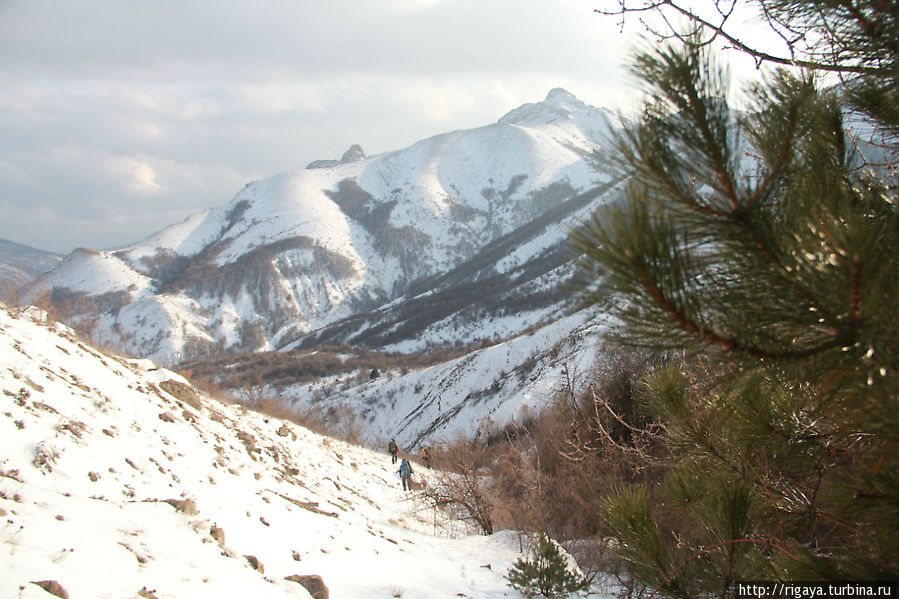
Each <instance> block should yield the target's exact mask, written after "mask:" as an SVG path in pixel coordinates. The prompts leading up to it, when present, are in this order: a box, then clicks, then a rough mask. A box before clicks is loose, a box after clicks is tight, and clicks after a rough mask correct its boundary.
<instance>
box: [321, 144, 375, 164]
mask: <svg viewBox="0 0 899 599" xmlns="http://www.w3.org/2000/svg"><path fill="white" fill-rule="evenodd" d="M364 158H365V151H364V150H363V149H362V146H360V145H359V144H353V145H351V146H350V148H349V149H348V150H347V151H346V152H344V153H343V156H341V158H340V160H313V161H312V162H310V163H309V164H307V165H306V168H307V169H313V168H331V167H333V166H339V165H341V164H349V163H350V162H356V161H358V160H362V159H364Z"/></svg>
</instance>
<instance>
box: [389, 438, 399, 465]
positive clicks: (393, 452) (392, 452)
mask: <svg viewBox="0 0 899 599" xmlns="http://www.w3.org/2000/svg"><path fill="white" fill-rule="evenodd" d="M397 451H399V448H398V447H397V446H396V441H395V440H393V439H391V440H390V443H388V444H387V453H389V454H390V457H391V458H392V459H391V462H390V463H391V464H396V452H397Z"/></svg>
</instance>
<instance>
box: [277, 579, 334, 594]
mask: <svg viewBox="0 0 899 599" xmlns="http://www.w3.org/2000/svg"><path fill="white" fill-rule="evenodd" d="M285 580H289V581H291V582H295V583H297V584H300V585H302V586H303V588H305V589H306V590H307V591H309V594H310V595H312V599H329V597H328V587H327V586H325V581H324V580H322V577H321V576H319V575H318V574H291V575H290V576H288V577H286V578H285Z"/></svg>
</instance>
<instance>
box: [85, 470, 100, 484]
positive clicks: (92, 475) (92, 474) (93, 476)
mask: <svg viewBox="0 0 899 599" xmlns="http://www.w3.org/2000/svg"><path fill="white" fill-rule="evenodd" d="M87 477H88V478H89V479H91V482H97V481H98V480H100V475H99V474H97V473H96V472H88V473H87Z"/></svg>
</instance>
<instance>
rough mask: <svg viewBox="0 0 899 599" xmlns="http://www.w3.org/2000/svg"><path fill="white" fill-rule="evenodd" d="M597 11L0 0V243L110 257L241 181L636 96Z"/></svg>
mask: <svg viewBox="0 0 899 599" xmlns="http://www.w3.org/2000/svg"><path fill="white" fill-rule="evenodd" d="M600 2H606V3H608V0H314V1H313V0H252V1H250V0H245V1H239V0H234V1H222V0H0V238H5V239H10V240H12V241H15V242H18V243H23V244H26V245H31V246H35V247H38V248H41V249H46V250H51V251H56V252H61V253H67V252H69V251H71V250H72V249H74V248H75V247H80V246H84V247H91V248H97V249H103V248H111V247H120V246H123V245H126V244H129V243H132V242H135V241H139V240H141V239H143V238H144V237H146V236H147V235H149V234H151V233H153V232H155V231H157V230H159V229H161V228H162V227H164V226H167V225H169V224H172V223H175V222H178V221H180V220H182V219H184V218H185V217H187V216H188V215H190V214H192V213H194V212H197V211H200V210H204V209H206V208H209V207H214V206H219V205H223V204H226V203H227V202H229V201H230V200H231V198H232V197H233V196H234V194H235V193H237V191H238V190H240V188H241V187H243V185H244V184H245V183H247V182H249V181H252V180H257V179H261V178H265V177H269V176H272V175H274V174H276V173H278V172H282V171H286V170H293V169H297V168H302V167H304V166H305V165H306V164H307V163H309V162H310V161H312V160H315V159H326V158H339V157H340V156H341V154H342V153H343V152H344V151H345V150H346V149H347V148H348V147H349V146H350V145H351V144H354V143H358V144H360V145H361V146H362V147H363V149H364V150H365V152H366V153H367V154H369V155H372V154H378V153H382V152H387V151H391V150H397V149H400V148H403V147H406V146H408V145H409V144H411V143H414V142H415V141H418V140H419V139H423V138H426V137H429V136H431V135H435V134H438V133H443V132H446V131H450V130H454V129H463V128H472V127H478V126H481V125H486V124H488V123H492V122H495V121H496V120H497V119H498V118H500V117H501V116H502V115H503V114H505V113H506V112H508V111H509V110H511V109H513V108H515V107H517V106H519V105H521V104H523V103H525V102H536V101H539V100H542V99H543V98H544V97H545V96H546V93H547V92H548V91H549V90H550V89H551V88H553V87H563V88H565V89H567V90H568V91H570V92H572V93H574V94H575V95H576V96H578V97H579V98H580V99H581V100H583V101H585V102H587V103H588V104H593V105H595V106H606V107H610V108H617V107H620V106H622V105H623V104H624V99H626V98H628V97H629V96H631V94H629V93H628V92H627V90H626V89H624V87H623V85H622V84H623V78H624V76H623V74H622V73H623V71H622V63H623V59H624V56H625V55H626V52H627V50H628V48H629V43H628V42H626V40H625V38H624V36H623V35H622V34H620V33H619V32H618V27H617V23H616V22H615V19H612V18H609V17H603V16H600V15H598V14H595V13H594V12H593V9H594V8H596V7H597V6H599V5H600Z"/></svg>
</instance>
